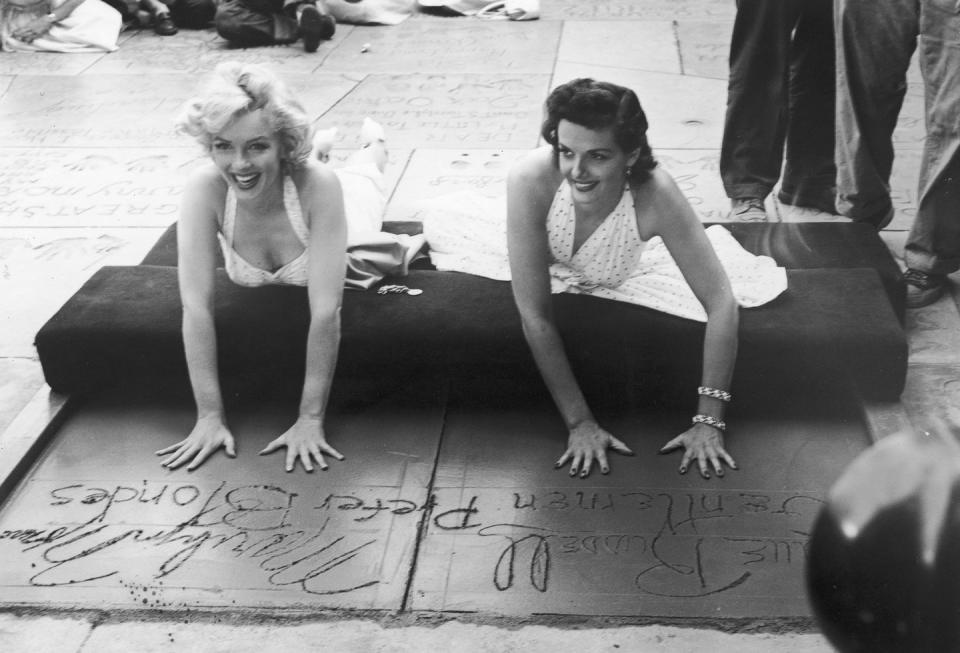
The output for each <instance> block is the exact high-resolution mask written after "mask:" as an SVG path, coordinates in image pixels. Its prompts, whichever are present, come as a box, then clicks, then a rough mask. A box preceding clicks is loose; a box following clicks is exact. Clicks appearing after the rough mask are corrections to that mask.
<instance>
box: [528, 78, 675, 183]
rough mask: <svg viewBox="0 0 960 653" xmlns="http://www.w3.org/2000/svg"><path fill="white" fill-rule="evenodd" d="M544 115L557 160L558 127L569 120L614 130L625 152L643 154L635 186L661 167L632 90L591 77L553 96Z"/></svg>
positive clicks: (633, 171) (634, 170) (633, 173)
mask: <svg viewBox="0 0 960 653" xmlns="http://www.w3.org/2000/svg"><path fill="white" fill-rule="evenodd" d="M544 113H545V117H544V120H543V126H542V127H541V129H540V135H541V136H542V137H543V140H545V141H546V142H547V143H549V144H550V145H551V146H552V147H553V151H554V155H555V157H556V156H558V155H559V152H558V149H557V148H558V144H557V125H559V124H560V121H561V120H568V121H570V122H572V123H575V124H577V125H580V126H581V127H586V128H587V129H593V130H600V129H607V128H610V127H612V128H613V138H614V140H615V141H616V143H617V145H618V146H619V147H620V148H621V149H622V150H623V151H624V152H633V151H634V150H639V152H640V156H639V158H638V159H637V161H636V163H634V164H633V165H632V166H631V167H630V169H629V171H628V173H627V178H628V179H629V180H630V181H631V182H634V183H636V184H640V183H643V182H645V181H647V180H648V179H649V178H650V171H651V170H653V169H654V168H655V167H656V166H657V161H656V159H654V158H653V151H652V150H651V149H650V144H649V143H648V142H647V127H648V124H647V115H646V114H645V113H644V112H643V108H642V107H641V106H640V100H639V98H637V94H636V93H634V92H633V91H631V90H630V89H629V88H626V87H623V86H618V85H617V84H611V83H610V82H598V81H596V80H593V79H590V78H588V77H581V78H578V79H574V80H572V81H569V82H567V83H565V84H561V85H560V86H558V87H557V88H555V89H554V90H553V91H552V92H551V93H550V95H549V96H548V97H547V101H546V104H545V107H544ZM555 160H556V159H555Z"/></svg>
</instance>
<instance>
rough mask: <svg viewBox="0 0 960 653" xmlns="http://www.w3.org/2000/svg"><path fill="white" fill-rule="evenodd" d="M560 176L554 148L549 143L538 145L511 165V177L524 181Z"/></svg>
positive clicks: (543, 179)
mask: <svg viewBox="0 0 960 653" xmlns="http://www.w3.org/2000/svg"><path fill="white" fill-rule="evenodd" d="M557 176H559V172H558V171H557V168H556V166H555V165H554V153H553V148H551V147H550V146H549V145H544V146H542V147H538V148H537V149H535V150H530V151H529V152H527V153H525V154H523V155H522V156H520V157H519V158H518V159H517V160H516V161H514V163H513V165H512V166H510V178H511V179H517V180H523V181H536V180H542V181H546V180H548V179H551V178H553V177H557Z"/></svg>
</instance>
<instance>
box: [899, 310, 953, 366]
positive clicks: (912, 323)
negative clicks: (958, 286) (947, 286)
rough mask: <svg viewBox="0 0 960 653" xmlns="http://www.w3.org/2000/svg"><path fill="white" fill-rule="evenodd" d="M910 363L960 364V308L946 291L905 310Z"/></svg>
mask: <svg viewBox="0 0 960 653" xmlns="http://www.w3.org/2000/svg"><path fill="white" fill-rule="evenodd" d="M906 328H907V343H908V344H909V346H910V362H911V363H948V364H951V365H954V364H960V312H958V311H957V305H956V303H954V301H953V299H952V297H950V296H949V294H947V295H945V296H944V297H942V298H940V299H939V300H938V301H936V302H934V303H933V304H930V305H929V306H924V307H923V308H918V309H912V310H910V311H907V324H906Z"/></svg>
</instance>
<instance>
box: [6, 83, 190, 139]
mask: <svg viewBox="0 0 960 653" xmlns="http://www.w3.org/2000/svg"><path fill="white" fill-rule="evenodd" d="M194 83H195V82H194V80H192V79H190V78H188V77H185V76H183V75H149V76H148V75H116V76H115V75H79V76H57V75H36V76H34V75H20V76H18V77H17V78H16V79H15V80H14V82H13V84H12V85H11V87H10V90H9V91H8V92H7V93H6V94H5V95H4V96H3V98H0V121H2V122H3V123H4V124H5V125H10V126H11V127H10V128H8V129H4V130H3V131H2V132H0V145H2V146H15V147H32V146H55V147H64V146H66V147H71V146H72V147H117V146H123V145H132V146H137V147H141V148H144V149H146V148H148V147H164V146H174V147H175V146H177V145H180V144H182V140H180V139H181V138H182V137H179V136H177V135H176V134H175V133H174V131H173V121H172V117H173V116H175V115H176V112H177V110H178V109H179V107H180V105H181V104H183V102H184V100H186V99H187V97H189V94H190V92H191V91H192V89H193V85H194Z"/></svg>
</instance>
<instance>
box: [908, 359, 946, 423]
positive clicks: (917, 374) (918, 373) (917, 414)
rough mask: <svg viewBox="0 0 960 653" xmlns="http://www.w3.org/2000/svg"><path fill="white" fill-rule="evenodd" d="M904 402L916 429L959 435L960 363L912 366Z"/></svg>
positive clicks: (917, 364) (918, 364)
mask: <svg viewBox="0 0 960 653" xmlns="http://www.w3.org/2000/svg"><path fill="white" fill-rule="evenodd" d="M901 400H902V401H903V405H904V406H905V407H906V409H907V414H908V415H909V416H910V421H911V423H912V424H914V426H915V428H917V429H920V430H941V429H943V428H944V427H946V429H947V431H949V432H952V433H960V364H958V363H950V364H948V363H913V364H911V365H910V371H909V373H908V374H907V386H906V388H905V389H904V391H903V396H902V397H901Z"/></svg>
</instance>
